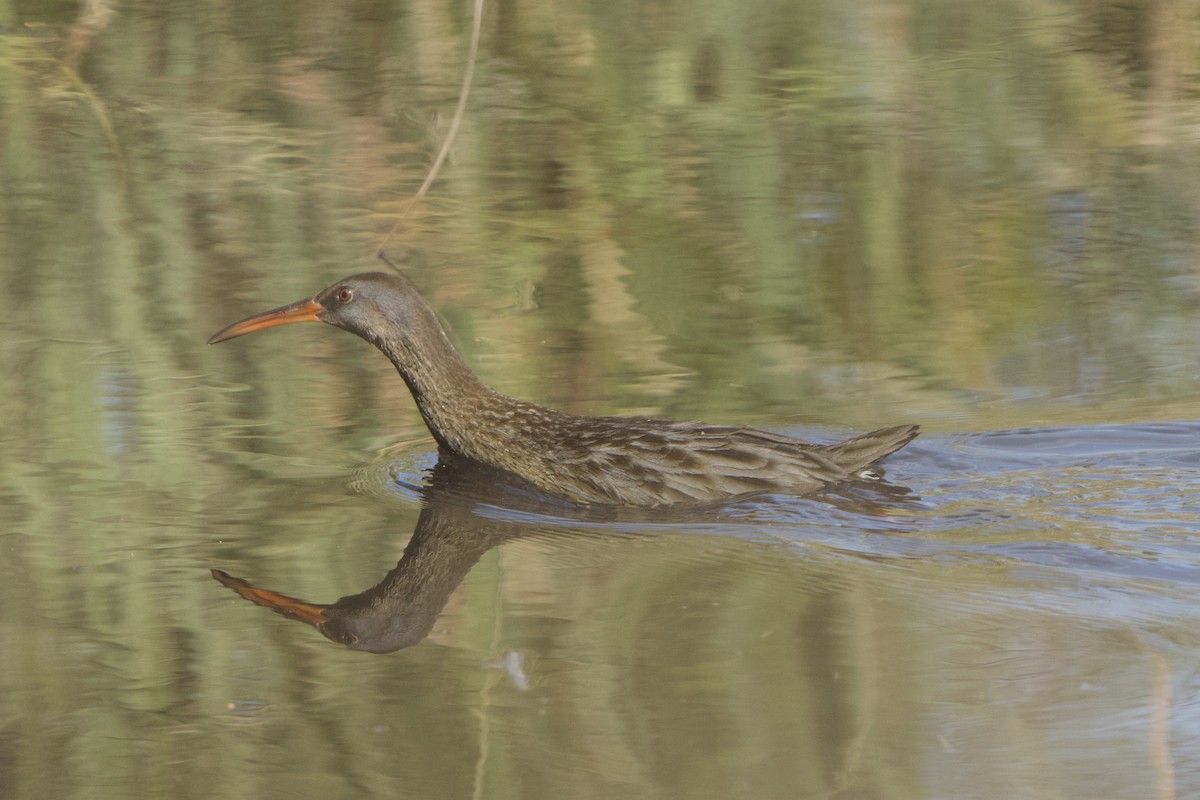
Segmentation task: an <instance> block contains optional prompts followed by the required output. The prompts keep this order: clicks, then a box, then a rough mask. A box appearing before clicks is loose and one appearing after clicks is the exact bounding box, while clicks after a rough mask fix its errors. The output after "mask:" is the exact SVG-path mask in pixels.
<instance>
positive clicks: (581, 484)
mask: <svg viewBox="0 0 1200 800" xmlns="http://www.w3.org/2000/svg"><path fill="white" fill-rule="evenodd" d="M305 321H320V322H326V323H329V324H331V325H335V326H337V327H339V328H343V329H345V330H348V331H350V332H351V333H354V334H357V335H358V336H361V337H362V338H364V339H366V340H367V341H369V342H371V343H372V344H374V345H375V346H376V347H378V348H379V349H380V350H381V351H382V352H383V353H384V354H385V355H386V356H387V357H388V358H389V359H390V360H391V361H392V363H393V364H394V365H395V366H396V369H397V370H398V371H399V372H400V375H401V377H403V378H404V381H405V383H406V384H408V387H409V389H410V390H411V391H412V394H413V399H414V400H415V401H416V403H417V407H418V409H420V412H421V416H422V418H423V419H424V420H425V424H426V425H427V426H428V427H429V430H430V432H431V433H432V434H433V436H434V438H435V439H436V440H437V442H438V446H439V448H440V449H441V451H442V452H443V453H445V454H449V455H454V456H461V457H465V458H469V459H471V460H473V461H477V462H479V463H482V464H485V465H487V466H489V467H493V468H496V469H500V470H504V471H506V472H510V473H513V474H515V475H517V476H519V477H520V478H522V479H524V480H525V481H527V482H528V483H530V484H532V485H533V486H536V487H537V488H539V489H541V490H542V491H545V492H547V493H548V494H551V495H554V496H556V497H561V498H563V499H566V500H570V501H573V502H579V503H588V504H607V505H620V506H635V507H643V508H650V507H656V506H672V505H696V504H705V503H716V502H722V501H725V500H729V499H732V498H736V497H741V496H745V495H750V494H758V493H763V492H776V493H783V494H796V495H803V494H810V493H812V492H815V491H819V490H820V489H822V488H825V487H827V486H832V485H836V484H840V483H845V482H847V481H852V480H861V479H870V478H871V477H873V476H872V475H871V473H870V472H866V471H868V470H870V469H871V467H873V466H874V465H875V464H876V463H878V462H879V461H880V460H881V459H883V458H884V457H885V456H887V455H889V454H890V453H893V452H895V451H896V450H898V449H900V448H901V447H903V446H904V445H906V444H908V443H909V442H910V441H912V440H913V439H914V438H915V437H916V435H917V426H916V425H902V426H898V427H894V428H884V429H882V430H878V431H873V432H871V433H867V434H864V435H862V436H858V437H855V438H853V439H850V440H847V441H845V442H840V443H838V444H832V445H816V444H810V443H808V442H803V441H801V440H799V439H793V438H791V437H788V436H781V435H779V434H774V433H768V432H766V431H760V430H755V429H753V428H739V427H728V426H716V425H704V424H701V423H697V422H674V421H671V420H660V419H650V418H645V417H587V416H579V415H574V414H566V413H563V412H561V411H556V410H554V409H550V408H545V407H544V406H539V405H536V404H534V403H528V402H525V401H522V400H516V399H513V398H511V397H507V396H505V395H502V394H500V393H499V392H497V391H496V390H494V389H492V388H491V387H490V386H488V385H486V384H485V383H483V382H482V381H481V380H479V378H478V377H477V376H476V375H475V373H474V372H472V371H471V369H470V367H468V366H467V364H466V362H464V361H463V360H462V357H461V356H460V355H459V354H458V352H457V351H456V350H455V349H454V347H453V346H452V345H451V344H450V341H449V339H447V337H446V334H445V331H444V330H443V329H442V326H441V324H440V323H439V322H438V320H437V317H436V315H435V314H434V313H433V310H432V309H431V308H430V307H429V304H428V303H426V302H425V300H424V299H423V298H422V297H421V296H420V294H419V293H418V292H417V289H416V287H415V286H414V285H413V284H412V282H411V281H410V280H408V278H406V277H404V276H402V275H396V274H389V273H379V272H374V273H364V274H361V275H354V276H351V277H349V278H346V279H344V280H342V281H339V282H338V283H336V284H334V285H333V286H330V287H329V288H328V289H325V290H324V291H322V292H320V293H319V294H317V295H316V296H315V297H313V298H311V299H308V300H301V301H299V302H297V303H292V304H291V305H287V306H282V307H280V308H277V309H274V310H272V311H267V312H264V313H262V314H257V315H255V316H253V317H249V318H247V319H245V320H242V321H241V322H237V323H234V324H233V325H230V326H229V327H227V328H225V329H224V330H222V331H220V332H218V333H216V334H214V335H213V337H212V338H211V339H209V343H210V344H214V343H217V342H223V341H225V340H227V339H232V338H233V337H235V336H241V335H242V334H245V333H250V332H252V331H256V330H260V329H262V328H267V327H273V326H275V325H282V324H286V323H290V322H305Z"/></svg>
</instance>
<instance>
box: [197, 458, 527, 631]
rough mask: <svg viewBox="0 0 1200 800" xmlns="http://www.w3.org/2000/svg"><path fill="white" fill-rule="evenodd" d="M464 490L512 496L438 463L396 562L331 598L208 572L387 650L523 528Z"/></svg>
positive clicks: (463, 466)
mask: <svg viewBox="0 0 1200 800" xmlns="http://www.w3.org/2000/svg"><path fill="white" fill-rule="evenodd" d="M469 497H471V498H479V497H482V498H486V499H488V500H495V501H497V502H501V503H508V502H511V496H509V495H506V493H505V490H504V489H503V488H498V487H497V486H496V484H495V480H494V476H493V475H490V474H488V472H486V470H485V468H480V467H478V466H476V465H472V464H470V463H469V462H464V461H457V462H454V463H453V464H449V463H447V464H439V465H438V466H437V467H436V468H435V469H434V470H433V473H432V475H431V476H430V483H429V486H428V489H427V490H426V491H425V492H424V500H425V502H424V505H423V507H422V509H421V516H420V517H419V518H418V519H417V525H416V528H415V529H414V530H413V535H412V539H410V540H409V542H408V545H407V546H406V547H405V548H404V555H403V556H402V557H401V559H400V562H399V563H398V564H396V566H395V567H394V568H393V569H392V570H391V572H389V573H388V574H387V575H386V576H385V577H384V579H383V580H382V581H380V582H379V583H378V584H376V585H375V586H372V587H371V588H370V589H367V590H365V591H363V592H359V593H358V594H354V595H349V596H347V597H343V598H341V599H340V600H338V601H337V602H336V603H330V604H318V603H309V602H306V601H304V600H299V599H297V598H295V597H288V596H287V595H284V594H279V593H278V592H273V591H271V590H269V589H259V588H258V587H256V586H253V585H251V584H249V583H247V582H246V581H244V580H242V579H241V578H235V577H233V576H232V575H229V574H228V573H225V572H222V571H221V570H218V569H214V570H213V571H212V576H213V577H214V578H216V579H217V580H218V581H220V582H221V584H222V585H224V586H226V587H228V588H230V589H232V590H233V591H235V592H237V593H238V594H239V595H241V596H242V597H244V598H245V599H247V600H249V601H250V602H252V603H256V604H257V605H260V606H265V607H266V608H270V609H272V610H273V611H275V612H276V613H278V614H282V615H283V616H285V617H288V618H289V619H295V620H300V621H301V622H307V623H308V624H309V625H312V626H313V627H314V628H316V629H317V630H319V631H320V632H321V633H322V634H324V635H325V637H326V638H328V639H330V640H332V641H334V642H339V643H341V644H344V645H345V646H346V647H348V648H350V649H351V650H364V651H367V652H370V653H390V652H392V651H394V650H399V649H401V648H404V647H411V646H412V645H414V644H417V643H418V642H420V641H421V640H422V639H424V638H425V637H426V636H427V635H428V634H429V631H430V629H432V628H433V624H434V622H436V621H437V618H438V615H439V614H441V612H442V608H444V607H445V605H446V603H447V602H448V601H449V599H450V595H451V594H452V593H453V592H454V590H455V589H456V588H457V587H458V585H459V584H460V583H461V582H462V580H463V578H465V577H466V575H467V573H468V572H470V571H471V567H473V566H474V565H475V562H477V561H478V560H479V558H480V557H481V556H482V555H483V554H484V553H486V552H487V551H488V550H490V549H491V548H493V547H496V546H497V545H499V544H502V543H503V542H506V541H508V540H510V539H512V538H515V537H517V536H520V535H522V534H523V533H524V532H526V530H527V529H526V527H525V526H523V525H520V524H518V523H515V522H509V521H506V520H499V519H494V518H489V517H484V516H480V515H478V514H476V513H475V511H474V507H475V503H474V502H471V501H470V500H468V499H467V498H469Z"/></svg>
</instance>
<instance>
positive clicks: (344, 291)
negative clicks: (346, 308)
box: [336, 286, 354, 303]
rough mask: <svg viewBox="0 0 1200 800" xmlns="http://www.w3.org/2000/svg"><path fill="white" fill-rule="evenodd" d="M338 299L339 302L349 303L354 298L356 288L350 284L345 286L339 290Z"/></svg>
mask: <svg viewBox="0 0 1200 800" xmlns="http://www.w3.org/2000/svg"><path fill="white" fill-rule="evenodd" d="M336 296H337V299H338V302H339V303H349V302H350V301H351V300H353V299H354V290H352V289H351V288H350V287H349V286H343V287H342V288H340V289H338V290H337V295H336Z"/></svg>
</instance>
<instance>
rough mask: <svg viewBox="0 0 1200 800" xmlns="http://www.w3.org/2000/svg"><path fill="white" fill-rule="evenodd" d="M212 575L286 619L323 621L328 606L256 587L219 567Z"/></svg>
mask: <svg viewBox="0 0 1200 800" xmlns="http://www.w3.org/2000/svg"><path fill="white" fill-rule="evenodd" d="M212 576H213V577H214V578H216V579H217V581H218V582H219V583H220V584H221V585H222V586H226V587H228V588H230V589H233V590H234V591H235V592H237V593H238V594H240V595H241V596H242V597H244V598H246V599H247V600H249V601H250V602H251V603H254V604H255V605H260V606H263V607H265V608H269V609H271V610H272V611H274V612H275V613H276V614H281V615H283V616H285V617H287V618H288V619H298V620H300V621H301V622H307V623H308V624H309V625H318V624H320V623H322V622H324V621H325V609H326V608H328V606H322V605H317V604H316V603H306V602H304V601H303V600H297V599H296V598H295V597H288V596H287V595H286V594H279V593H278V592H272V591H271V590H270V589H259V588H256V587H254V586H252V585H250V584H249V583H247V582H246V581H244V580H242V579H241V578H235V577H233V576H232V575H230V574H229V573H227V572H222V571H221V570H219V569H214V570H212Z"/></svg>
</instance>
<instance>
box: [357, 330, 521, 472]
mask: <svg viewBox="0 0 1200 800" xmlns="http://www.w3.org/2000/svg"><path fill="white" fill-rule="evenodd" d="M422 311H423V312H427V314H428V316H427V317H426V318H425V319H421V320H410V321H409V323H410V324H408V325H406V326H405V328H404V332H403V333H398V334H396V335H395V336H393V337H391V338H386V339H381V340H380V341H377V342H375V344H376V346H377V347H379V349H380V350H382V351H383V352H384V354H385V355H387V357H388V358H389V359H391V361H392V363H393V364H395V366H396V369H397V370H398V371H399V372H400V375H401V377H403V378H404V382H405V383H406V384H408V388H409V390H410V391H411V392H412V395H413V399H414V400H415V401H416V403H417V408H418V409H419V410H420V412H421V417H422V418H423V419H424V420H425V424H426V425H427V426H428V427H429V431H430V432H431V433H432V434H433V436H434V438H435V439H437V442H438V445H439V446H440V447H442V448H443V449H447V450H449V451H451V452H453V453H457V454H459V455H465V456H468V457H471V458H475V459H478V460H484V461H487V460H489V459H486V458H482V455H483V454H482V453H481V452H478V451H479V450H480V447H481V446H484V445H485V444H486V442H482V441H480V440H481V439H486V437H487V434H488V429H489V425H488V417H489V416H494V415H495V414H497V413H499V411H498V410H499V409H501V408H503V407H504V406H505V405H506V404H511V403H515V402H516V401H514V400H512V399H511V398H508V397H505V396H504V395H502V394H500V393H499V392H497V391H496V390H495V389H493V388H491V387H490V386H488V385H487V384H486V383H484V382H483V381H481V380H480V379H479V377H478V376H477V375H476V374H475V373H474V372H473V371H472V370H471V368H470V367H469V366H467V363H466V361H464V360H463V358H462V356H460V355H459V354H458V351H457V350H455V349H454V346H453V345H452V344H450V340H449V339H448V338H447V336H446V333H445V331H444V330H442V327H441V325H440V324H439V323H438V321H437V317H436V316H435V315H434V314H433V311H432V309H422ZM413 323H416V324H413Z"/></svg>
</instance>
